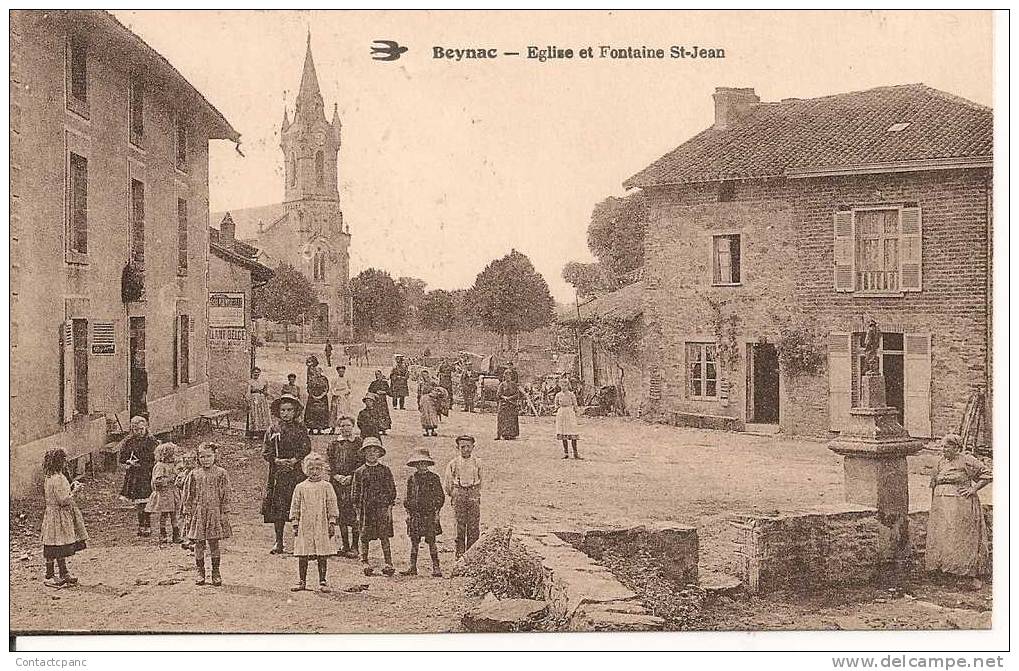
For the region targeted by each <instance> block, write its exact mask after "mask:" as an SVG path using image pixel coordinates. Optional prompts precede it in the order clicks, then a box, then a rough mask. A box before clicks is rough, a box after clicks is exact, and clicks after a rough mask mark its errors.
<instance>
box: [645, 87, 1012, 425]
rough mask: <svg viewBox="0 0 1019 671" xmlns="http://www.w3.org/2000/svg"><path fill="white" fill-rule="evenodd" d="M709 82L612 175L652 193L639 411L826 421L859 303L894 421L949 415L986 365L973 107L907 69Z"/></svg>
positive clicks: (846, 397)
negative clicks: (706, 100)
mask: <svg viewBox="0 0 1019 671" xmlns="http://www.w3.org/2000/svg"><path fill="white" fill-rule="evenodd" d="M714 97H715V107H716V114H715V124H714V125H713V126H712V127H711V128H709V129H708V130H706V131H704V132H702V133H700V134H699V135H697V136H695V137H694V138H692V139H691V140H689V141H688V142H687V143H685V144H683V145H681V146H680V147H679V148H677V149H676V150H674V151H673V152H672V153H670V154H668V155H666V156H664V157H663V158H662V159H660V160H659V161H657V162H656V163H654V164H652V165H651V166H649V167H648V168H646V169H645V170H644V171H642V172H641V173H639V174H638V175H636V176H634V177H633V178H631V179H630V180H628V181H627V182H626V185H627V186H628V187H637V188H641V189H643V190H644V191H645V192H646V193H647V195H648V197H649V199H650V201H651V209H652V221H651V223H650V226H649V229H648V231H649V232H648V238H647V243H646V249H645V253H646V267H645V280H646V289H645V299H644V314H645V319H646V320H647V326H648V337H647V347H646V350H645V357H646V363H647V372H646V375H645V380H644V386H645V390H650V389H652V388H656V389H658V396H659V397H660V398H659V399H658V400H656V401H654V402H652V403H651V404H650V405H651V406H652V410H653V411H654V412H655V413H657V414H659V415H660V416H662V417H663V418H665V419H668V420H674V421H678V422H682V423H696V424H700V425H709V426H710V425H717V426H721V427H726V428H737V429H740V428H743V427H745V426H746V425H747V424H770V425H777V426H780V427H781V428H782V430H784V431H787V432H790V433H805V434H813V435H825V434H829V433H830V432H838V431H840V430H841V429H842V427H843V426H844V425H845V422H846V420H847V419H848V415H849V410H850V408H851V407H853V406H854V405H856V403H857V401H858V398H857V397H858V389H859V384H860V377H861V374H862V353H863V352H862V343H863V334H864V332H865V330H866V328H867V323H868V322H869V320H870V319H874V320H875V321H876V322H877V323H878V325H879V328H880V330H881V332H882V342H881V350H880V353H879V360H880V366H881V371H882V373H883V374H884V377H885V380H886V387H887V394H888V403H889V405H892V406H895V407H896V408H898V410H899V418H900V421H901V422H902V424H903V426H904V427H905V428H906V429H907V430H908V431H909V433H910V435H912V436H914V437H920V438H926V437H932V436H937V435H943V434H944V433H946V432H949V431H955V430H957V429H958V427H959V424H960V421H961V419H962V416H963V413H964V410H965V408H966V405H967V402H968V401H969V400H970V398H971V397H972V396H973V394H974V393H975V392H977V391H986V392H989V391H990V382H991V350H990V344H991V337H990V331H991V315H990V271H991V268H990V259H991V248H990V239H991V194H992V191H991V166H992V160H991V144H992V143H991V135H992V126H993V121H992V113H991V110H990V109H988V108H986V107H984V106H981V105H977V104H975V103H972V102H970V101H968V100H964V99H962V98H958V97H956V96H953V95H950V94H947V93H944V92H942V91H938V90H935V89H932V88H929V87H926V86H923V85H920V84H917V85H906V86H891V87H881V88H878V89H871V90H869V91H862V92H858V93H849V94H841V95H836V96H828V97H825V98H817V99H811V100H799V99H794V100H787V101H783V102H780V103H761V102H760V101H759V99H758V98H757V96H756V95H755V94H754V92H753V90H752V89H718V90H717V91H716V93H715V96H714ZM646 393H648V394H649V393H650V392H646ZM989 397H990V395H989V393H988V398H989Z"/></svg>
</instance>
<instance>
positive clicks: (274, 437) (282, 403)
mask: <svg viewBox="0 0 1019 671" xmlns="http://www.w3.org/2000/svg"><path fill="white" fill-rule="evenodd" d="M270 410H271V412H272V414H273V416H275V417H279V424H277V425H275V426H273V427H270V428H269V430H268V431H266V432H265V439H264V442H263V446H262V457H263V458H264V459H265V460H266V461H267V462H269V477H268V479H267V480H266V485H265V499H263V501H262V520H263V521H264V522H265V523H266V524H272V525H273V528H274V530H275V532H276V544H275V545H273V546H272V549H271V550H269V554H274V555H282V554H283V551H284V550H283V532H284V531H286V525H287V521H288V520H289V519H290V503H291V499H292V498H293V496H294V487H296V486H297V483H298V482H300V481H301V480H303V479H304V473H302V472H301V460H302V459H304V458H305V457H306V456H308V454H309V453H311V439H310V438H308V429H307V428H305V426H304V423H303V422H302V421H301V420H300V419H298V418H299V417H300V416H301V412H302V411H303V410H304V409H303V408H302V407H301V402H300V400H298V398H297V397H296V396H291V395H289V394H284V395H282V396H280V397H279V398H278V399H276V400H275V401H273V402H272V406H271V408H270Z"/></svg>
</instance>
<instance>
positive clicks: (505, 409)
mask: <svg viewBox="0 0 1019 671" xmlns="http://www.w3.org/2000/svg"><path fill="white" fill-rule="evenodd" d="M497 402H498V404H499V414H498V419H497V420H496V422H497V423H496V430H495V439H496V440H502V439H503V438H505V439H506V440H513V439H514V438H516V437H517V436H519V435H520V418H519V416H518V413H519V409H518V404H519V402H520V388H519V387H518V386H517V383H516V382H514V381H513V375H512V373H511V372H510V371H509V370H508V369H507V370H506V371H504V372H503V374H502V382H501V383H500V384H499V390H498V392H497Z"/></svg>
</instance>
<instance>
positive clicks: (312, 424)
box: [304, 367, 331, 433]
mask: <svg viewBox="0 0 1019 671" xmlns="http://www.w3.org/2000/svg"><path fill="white" fill-rule="evenodd" d="M330 421H331V419H330V417H329V380H328V379H327V378H326V376H325V375H323V374H322V373H320V372H319V371H318V368H317V367H316V368H314V369H313V370H309V373H308V405H307V406H306V407H305V408H304V425H305V426H307V427H308V431H309V432H311V433H322V432H323V431H324V430H326V429H329V428H331V425H330Z"/></svg>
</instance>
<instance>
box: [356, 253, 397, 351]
mask: <svg viewBox="0 0 1019 671" xmlns="http://www.w3.org/2000/svg"><path fill="white" fill-rule="evenodd" d="M350 292H351V294H352V296H353V300H354V331H355V332H356V333H357V334H358V337H359V338H366V337H369V336H373V335H374V334H375V333H378V332H380V331H382V332H386V333H392V332H394V331H396V330H398V329H399V328H400V327H401V326H403V324H404V322H405V320H406V316H407V315H406V307H405V303H404V297H403V293H402V292H401V291H400V288H399V287H398V286H397V284H396V282H394V281H393V278H392V276H390V274H389V273H387V272H385V271H382V270H378V269H377V268H368V269H367V270H362V271H361V272H360V273H359V274H358V275H357V277H355V278H354V279H352V280H351V281H350Z"/></svg>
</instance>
